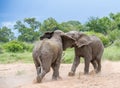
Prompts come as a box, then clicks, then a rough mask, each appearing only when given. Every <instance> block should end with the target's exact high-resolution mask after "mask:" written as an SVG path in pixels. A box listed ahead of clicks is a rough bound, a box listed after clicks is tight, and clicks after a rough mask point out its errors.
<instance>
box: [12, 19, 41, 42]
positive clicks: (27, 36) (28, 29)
mask: <svg viewBox="0 0 120 88" xmlns="http://www.w3.org/2000/svg"><path fill="white" fill-rule="evenodd" d="M24 23H27V26H26V25H25V24H24ZM24 23H22V22H21V21H17V22H16V24H15V25H14V29H16V30H18V32H19V33H20V35H19V36H18V40H19V41H25V42H34V41H35V40H37V39H38V37H39V35H40V32H39V28H40V25H41V23H40V22H39V21H36V19H35V18H25V19H24Z"/></svg>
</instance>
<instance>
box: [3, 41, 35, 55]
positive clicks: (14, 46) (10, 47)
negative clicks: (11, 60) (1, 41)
mask: <svg viewBox="0 0 120 88" xmlns="http://www.w3.org/2000/svg"><path fill="white" fill-rule="evenodd" d="M4 48H5V49H6V51H7V52H14V53H16V52H24V51H29V52H31V51H32V49H33V44H30V43H25V42H20V41H15V40H14V41H10V42H8V43H6V44H5V45H4Z"/></svg>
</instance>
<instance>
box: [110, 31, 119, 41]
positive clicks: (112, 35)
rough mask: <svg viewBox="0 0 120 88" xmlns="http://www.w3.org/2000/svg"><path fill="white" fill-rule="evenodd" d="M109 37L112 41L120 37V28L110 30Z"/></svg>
mask: <svg viewBox="0 0 120 88" xmlns="http://www.w3.org/2000/svg"><path fill="white" fill-rule="evenodd" d="M108 38H109V40H110V41H111V42H114V41H115V40H118V39H120V30H118V29H115V30H113V31H108Z"/></svg>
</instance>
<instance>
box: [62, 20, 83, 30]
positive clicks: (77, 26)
mask: <svg viewBox="0 0 120 88" xmlns="http://www.w3.org/2000/svg"><path fill="white" fill-rule="evenodd" d="M60 27H61V29H62V30H63V31H64V32H68V31H71V30H76V31H79V30H82V24H81V23H80V22H79V21H68V22H62V23H61V24H60Z"/></svg>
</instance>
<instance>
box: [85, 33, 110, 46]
mask: <svg viewBox="0 0 120 88" xmlns="http://www.w3.org/2000/svg"><path fill="white" fill-rule="evenodd" d="M85 34H87V35H96V36H97V37H99V38H100V39H101V41H102V42H103V44H104V46H108V45H109V38H108V36H105V35H103V34H101V33H96V32H93V31H90V32H85Z"/></svg>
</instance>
